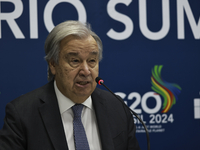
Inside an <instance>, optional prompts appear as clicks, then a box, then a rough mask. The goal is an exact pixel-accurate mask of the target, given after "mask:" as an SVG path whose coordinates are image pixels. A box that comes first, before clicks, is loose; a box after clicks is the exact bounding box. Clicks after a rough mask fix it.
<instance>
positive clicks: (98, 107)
mask: <svg viewBox="0 0 200 150" xmlns="http://www.w3.org/2000/svg"><path fill="white" fill-rule="evenodd" d="M92 101H93V106H94V109H95V113H96V118H97V124H98V128H99V133H100V139H101V145H102V149H103V150H104V149H109V150H114V145H113V141H112V136H111V132H110V125H109V120H108V119H109V118H108V115H107V113H106V112H107V107H106V100H105V99H103V98H102V97H101V95H100V92H99V91H98V90H97V89H95V91H94V92H93V94H92Z"/></svg>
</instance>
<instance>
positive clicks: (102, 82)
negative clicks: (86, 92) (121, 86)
mask: <svg viewBox="0 0 200 150" xmlns="http://www.w3.org/2000/svg"><path fill="white" fill-rule="evenodd" d="M95 81H96V82H97V83H98V84H99V85H103V86H104V87H105V88H106V89H107V90H108V91H109V92H110V93H111V94H112V95H113V96H114V97H115V98H117V99H118V100H119V101H120V102H121V103H122V104H123V105H124V106H125V107H127V108H128V109H129V111H130V112H131V113H132V114H133V115H134V116H135V117H136V118H137V119H138V120H139V121H140V122H141V123H142V125H143V127H144V129H145V131H146V136H147V148H148V150H150V139H149V132H148V130H147V127H146V126H145V124H144V122H143V121H142V119H141V118H140V117H139V116H138V115H137V113H135V112H134V111H133V110H132V109H130V108H129V107H128V106H127V105H126V104H125V103H124V101H123V100H122V99H120V98H119V97H118V96H117V95H115V94H114V93H113V92H112V91H111V90H110V89H109V88H108V87H107V86H106V85H105V84H104V81H103V79H101V78H100V77H96V79H95Z"/></svg>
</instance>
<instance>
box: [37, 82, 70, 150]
mask: <svg viewBox="0 0 200 150" xmlns="http://www.w3.org/2000/svg"><path fill="white" fill-rule="evenodd" d="M43 92H44V93H46V94H43V96H42V97H41V100H42V101H43V104H42V105H41V106H40V107H39V112H40V114H41V117H42V119H43V122H44V125H45V127H46V130H47V132H48V135H49V137H50V139H51V142H52V143H53V146H54V148H55V149H56V150H64V149H65V150H68V147H67V142H66V137H65V133H64V128H63V124H62V120H61V115H60V111H59V107H58V102H57V98H56V94H55V91H54V87H53V82H50V83H49V84H47V86H46V88H44V91H43Z"/></svg>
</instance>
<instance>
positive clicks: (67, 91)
mask: <svg viewBox="0 0 200 150" xmlns="http://www.w3.org/2000/svg"><path fill="white" fill-rule="evenodd" d="M45 52H46V56H45V59H46V60H47V62H48V79H49V83H47V84H46V85H44V86H43V87H41V88H38V89H36V90H34V91H32V92H29V93H27V94H25V95H23V96H20V97H19V98H17V99H15V100H14V101H12V102H10V103H8V104H7V106H6V116H5V123H4V126H3V128H2V129H1V130H0V150H67V149H69V150H75V149H76V150H89V149H90V150H139V149H140V148H139V145H138V142H137V140H136V137H135V128H136V127H135V125H134V122H133V118H132V115H131V113H130V112H129V110H128V109H127V108H126V107H124V106H123V105H122V104H121V103H120V102H119V101H118V100H116V98H115V97H114V96H113V95H111V94H110V93H108V92H106V91H103V90H100V89H98V88H96V85H97V83H96V82H95V78H96V77H98V74H99V61H100V60H101V59H102V43H101V40H100V38H99V37H98V36H97V35H96V34H95V33H94V32H92V31H91V29H90V28H89V26H87V25H84V24H82V23H80V22H78V21H66V22H63V23H61V24H59V25H57V26H56V27H55V28H54V29H53V30H52V31H51V33H50V34H49V35H48V37H47V39H46V42H45Z"/></svg>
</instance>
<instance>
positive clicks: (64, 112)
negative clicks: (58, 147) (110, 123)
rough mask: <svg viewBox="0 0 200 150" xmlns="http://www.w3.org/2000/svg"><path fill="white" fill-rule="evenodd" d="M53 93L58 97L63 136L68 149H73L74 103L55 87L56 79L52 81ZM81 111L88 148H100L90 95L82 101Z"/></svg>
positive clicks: (94, 149) (96, 149)
mask: <svg viewBox="0 0 200 150" xmlns="http://www.w3.org/2000/svg"><path fill="white" fill-rule="evenodd" d="M54 88H55V93H56V96H57V99H58V106H59V109H60V114H61V118H62V122H63V126H64V130H65V136H66V140H67V145H68V148H69V150H75V144H74V136H73V118H74V114H73V111H72V109H71V107H72V106H74V105H75V103H74V102H73V101H71V100H70V99H69V98H67V97H66V96H64V95H63V94H62V93H61V92H60V91H59V89H58V88H57V85H56V81H54ZM82 104H83V105H84V107H83V111H82V115H81V119H82V123H83V126H84V128H85V132H86V136H87V140H88V144H89V147H90V150H101V143H100V136H99V131H98V125H97V120H96V115H95V111H94V108H93V105H92V99H91V96H90V97H89V98H88V99H87V100H85V101H84V102H83V103H82Z"/></svg>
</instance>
